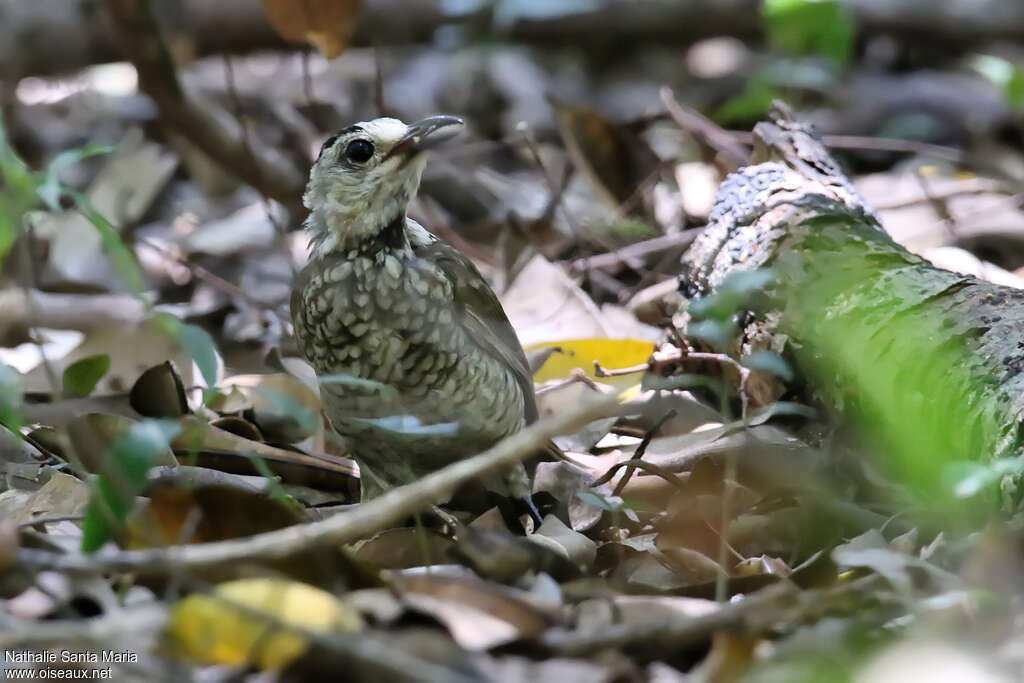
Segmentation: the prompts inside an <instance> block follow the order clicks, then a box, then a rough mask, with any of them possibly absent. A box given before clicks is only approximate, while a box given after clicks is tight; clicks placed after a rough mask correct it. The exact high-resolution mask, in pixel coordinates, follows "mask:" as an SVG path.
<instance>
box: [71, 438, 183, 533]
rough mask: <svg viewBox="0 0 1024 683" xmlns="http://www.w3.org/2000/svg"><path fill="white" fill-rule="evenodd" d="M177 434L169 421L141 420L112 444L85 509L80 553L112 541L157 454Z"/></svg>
mask: <svg viewBox="0 0 1024 683" xmlns="http://www.w3.org/2000/svg"><path fill="white" fill-rule="evenodd" d="M180 431H181V425H180V424H178V423H177V422H173V421H171V420H142V421H140V422H136V423H134V424H133V425H132V426H131V428H130V429H129V430H128V431H127V432H125V433H124V434H123V435H122V436H121V437H119V438H118V439H117V440H116V441H115V442H114V445H113V446H112V447H111V449H110V454H109V456H108V457H107V458H106V459H105V460H104V462H103V469H102V471H101V472H100V475H99V477H97V479H96V482H95V487H94V488H93V492H92V497H91V498H90V499H89V504H88V505H87V506H86V509H85V518H84V519H83V520H82V551H83V552H87V553H89V552H94V551H96V550H98V549H99V548H100V547H101V546H102V545H103V544H104V543H106V542H107V541H109V540H110V539H112V538H114V536H115V535H116V534H117V533H118V531H119V530H120V529H121V527H122V526H123V525H124V522H125V520H126V519H127V518H128V514H129V513H130V512H131V510H132V506H133V505H134V504H135V498H136V496H138V495H139V494H140V493H142V491H143V489H144V488H145V487H146V481H147V479H146V477H147V475H148V474H149V470H150V468H152V467H153V464H154V463H155V462H156V458H157V455H159V454H160V453H161V452H163V451H164V450H166V449H167V448H169V447H170V441H171V439H173V438H174V437H175V436H177V434H178V432H180Z"/></svg>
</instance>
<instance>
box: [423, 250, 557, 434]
mask: <svg viewBox="0 0 1024 683" xmlns="http://www.w3.org/2000/svg"><path fill="white" fill-rule="evenodd" d="M412 248H413V253H415V254H416V255H417V256H419V257H420V258H422V259H424V260H425V261H428V262H429V263H431V264H433V265H435V266H437V267H438V268H440V269H441V271H442V272H443V273H444V275H445V277H446V278H447V279H448V280H449V282H451V284H452V289H453V292H454V295H455V301H457V302H458V304H459V308H460V311H459V313H460V314H461V323H462V325H463V327H465V328H466V330H467V332H468V333H469V337H470V339H472V340H473V341H474V342H475V343H476V344H477V345H478V346H479V347H480V348H481V349H482V350H483V351H484V352H485V353H488V354H490V355H492V356H494V357H495V358H498V359H499V360H501V361H502V363H503V364H504V365H506V366H507V367H508V368H509V369H511V370H512V374H513V375H515V379H516V382H517V383H518V384H519V388H520V389H521V390H522V392H523V405H524V407H525V417H526V423H527V424H529V423H531V422H534V421H535V420H536V419H537V400H536V396H535V394H534V390H533V377H532V375H531V373H530V365H529V363H528V362H527V361H526V354H525V353H523V347H522V345H521V344H520V343H519V338H518V337H516V331H515V329H513V327H512V323H510V322H509V321H508V316H507V315H505V309H503V308H502V307H501V302H499V301H498V297H497V295H496V294H495V293H494V290H492V289H491V288H490V286H489V285H488V284H487V281H486V280H484V277H483V275H481V274H480V271H479V270H477V268H476V266H475V265H473V262H472V261H470V260H469V258H467V257H466V256H465V255H464V254H462V253H461V252H459V251H458V250H456V249H454V248H453V247H450V246H448V245H447V244H445V243H444V242H441V241H440V240H437V239H432V240H429V241H428V240H416V241H414V242H413V243H412Z"/></svg>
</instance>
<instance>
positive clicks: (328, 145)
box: [316, 126, 362, 161]
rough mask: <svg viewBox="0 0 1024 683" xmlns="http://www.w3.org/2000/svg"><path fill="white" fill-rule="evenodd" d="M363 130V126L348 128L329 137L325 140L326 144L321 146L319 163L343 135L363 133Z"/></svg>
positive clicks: (318, 157) (317, 156) (318, 156)
mask: <svg viewBox="0 0 1024 683" xmlns="http://www.w3.org/2000/svg"><path fill="white" fill-rule="evenodd" d="M361 130H362V127H361V126H349V127H348V128H342V129H341V130H339V131H338V132H337V133H335V134H334V135H332V136H331V137H329V138H327V139H326V140H324V144H322V145H321V146H320V153H319V154H317V155H316V158H317V160H318V161H319V160H320V157H322V156H323V155H324V152H326V151H327V150H329V149H330V148H331V145H333V144H334V143H335V142H337V140H338V138H340V137H341V136H342V135H348V134H349V133H356V132H358V131H361Z"/></svg>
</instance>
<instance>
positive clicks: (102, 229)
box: [65, 188, 146, 296]
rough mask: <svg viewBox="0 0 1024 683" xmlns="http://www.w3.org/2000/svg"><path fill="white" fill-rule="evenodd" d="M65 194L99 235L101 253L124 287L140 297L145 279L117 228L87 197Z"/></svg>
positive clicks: (144, 285)
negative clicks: (106, 258)
mask: <svg viewBox="0 0 1024 683" xmlns="http://www.w3.org/2000/svg"><path fill="white" fill-rule="evenodd" d="M65 192H66V194H67V195H68V196H69V197H71V198H72V199H73V200H74V201H75V206H77V207H78V210H79V211H81V212H82V215H83V216H85V217H86V219H88V221H89V222H90V223H92V225H93V227H94V228H96V230H97V231H98V232H99V233H100V240H101V244H102V245H103V251H104V252H105V253H106V254H107V257H108V258H109V259H110V261H111V263H113V264H114V270H116V271H117V274H118V275H119V276H120V278H121V280H122V281H123V282H124V284H125V287H127V288H128V290H129V291H130V292H132V293H133V294H135V295H136V296H139V295H141V294H142V290H143V289H145V287H146V278H145V277H143V275H142V270H141V269H140V268H139V264H138V263H137V262H136V261H135V255H134V254H133V253H132V251H131V249H129V248H128V247H127V246H125V243H124V241H123V240H122V239H121V234H120V233H119V232H118V231H117V228H116V227H114V224H113V223H111V222H110V221H108V220H107V219H106V217H105V216H104V215H103V214H101V213H100V212H99V211H97V210H96V209H94V208H93V206H92V204H91V203H90V202H89V198H88V197H86V196H85V195H83V194H82V193H80V192H75V191H73V190H69V189H66V188H65Z"/></svg>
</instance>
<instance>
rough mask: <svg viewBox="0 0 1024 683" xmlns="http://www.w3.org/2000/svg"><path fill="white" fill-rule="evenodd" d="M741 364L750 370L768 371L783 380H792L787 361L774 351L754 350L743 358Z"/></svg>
mask: <svg viewBox="0 0 1024 683" xmlns="http://www.w3.org/2000/svg"><path fill="white" fill-rule="evenodd" d="M743 365H745V366H746V367H748V368H750V369H752V370H764V371H765V372H770V373H771V374H773V375H775V376H776V377H778V378H779V379H781V380H783V381H785V382H792V381H793V370H792V368H790V367H789V363H787V362H786V361H785V360H784V359H783V358H782V356H780V355H779V354H777V353H775V352H774V351H755V352H754V353H752V354H750V355H749V356H746V357H744V358H743Z"/></svg>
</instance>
